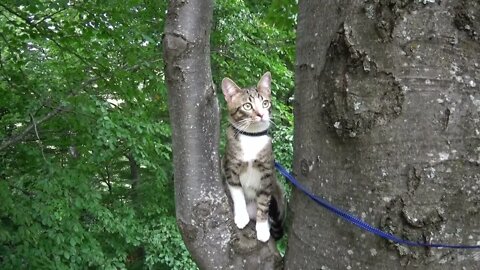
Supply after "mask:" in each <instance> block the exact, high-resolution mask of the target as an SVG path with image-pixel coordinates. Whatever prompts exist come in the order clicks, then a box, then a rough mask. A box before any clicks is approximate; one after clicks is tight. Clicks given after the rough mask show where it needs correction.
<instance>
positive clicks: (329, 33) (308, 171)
mask: <svg viewBox="0 0 480 270" xmlns="http://www.w3.org/2000/svg"><path fill="white" fill-rule="evenodd" d="M479 16H480V5H479V4H478V2H477V1H463V0H456V1H328V2H327V1H322V2H320V1H300V3H299V18H298V33H297V65H296V92H295V101H296V103H295V143H294V146H295V155H294V156H295V158H294V171H295V172H297V176H298V178H299V179H300V180H301V182H303V183H304V184H305V185H306V186H308V187H309V188H310V189H311V190H312V191H313V192H315V193H316V194H319V195H323V196H324V197H325V198H327V199H328V200H330V201H332V202H334V203H335V204H337V205H339V206H341V207H342V208H344V209H347V210H350V211H351V212H353V213H355V214H356V215H358V216H359V217H362V218H363V219H365V220H366V221H367V222H369V223H371V224H374V225H375V226H379V227H381V228H382V229H384V230H386V231H388V232H391V233H394V234H396V235H398V236H401V237H403V238H405V239H409V240H412V241H422V242H423V241H426V242H436V243H465V244H470V245H475V244H477V245H478V241H480V230H479V228H480V212H479V211H478V210H479V208H478V205H479V203H480V189H479V183H480V182H479V181H480V166H479V165H480V159H479V157H480V155H479V154H480V148H479V146H480V140H479V130H480V121H479V120H480V114H479V112H480V107H479V104H480V91H479V87H480V86H479V85H480V84H479V82H480V69H479V59H480V43H479V36H478V34H479V31H480V24H479V21H478V18H479ZM291 214H292V216H291V218H292V222H291V227H290V233H289V243H288V250H287V255H286V268H287V269H412V268H421V269H461V268H462V269H474V268H475V267H476V266H478V260H479V252H478V251H474V250H468V251H465V250H448V249H428V248H409V247H405V246H400V245H396V244H393V243H389V242H387V241H385V240H383V239H380V238H378V237H374V236H372V235H370V234H367V233H365V232H364V231H361V230H358V229H356V228H354V227H352V225H350V224H347V223H345V222H344V221H341V220H340V219H339V218H338V217H336V216H333V215H331V214H327V213H325V212H323V211H322V210H321V209H320V208H319V207H318V206H317V205H316V204H315V203H313V202H312V201H311V200H309V199H308V198H307V197H306V196H304V195H303V194H300V193H298V192H294V194H293V198H292V202H291Z"/></svg>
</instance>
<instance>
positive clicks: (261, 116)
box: [222, 72, 285, 242]
mask: <svg viewBox="0 0 480 270" xmlns="http://www.w3.org/2000/svg"><path fill="white" fill-rule="evenodd" d="M270 84H271V76H270V73H269V72H267V73H265V75H263V76H262V78H261V79H260V81H259V82H258V85H257V87H250V88H245V89H242V88H240V87H238V86H237V85H236V84H235V83H234V82H233V81H232V80H230V79H228V78H225V79H223V81H222V90H223V93H224V95H225V100H226V101H227V107H228V113H229V121H230V124H231V126H230V127H229V128H228V129H227V145H226V151H225V155H224V157H223V159H222V163H223V164H222V171H223V174H224V179H225V181H226V183H227V187H228V189H229V192H230V196H231V197H232V201H233V209H234V217H235V224H236V225H237V227H238V228H240V229H243V228H244V227H245V226H246V225H247V224H248V223H249V221H250V220H255V221H256V225H255V228H256V232H257V239H259V240H260V241H263V242H266V241H268V239H269V238H270V235H272V236H273V238H274V239H279V238H281V237H282V235H283V221H284V216H285V213H284V212H285V211H284V209H285V207H284V203H285V202H284V195H283V190H282V189H281V187H280V186H279V184H278V183H277V180H276V177H275V167H274V157H273V151H272V140H271V138H270V137H269V136H268V135H267V134H263V135H261V136H250V135H245V134H244V133H241V132H238V130H241V131H244V132H248V133H260V132H262V131H265V130H266V129H268V128H269V126H270V115H271V104H270V97H271V91H270ZM232 126H234V127H235V128H233V127H232Z"/></svg>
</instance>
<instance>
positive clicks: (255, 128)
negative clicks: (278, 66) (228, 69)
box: [222, 72, 272, 132]
mask: <svg viewBox="0 0 480 270" xmlns="http://www.w3.org/2000/svg"><path fill="white" fill-rule="evenodd" d="M271 82H272V76H271V75H270V72H267V73H265V74H264V75H263V76H262V78H261V79H260V80H259V81H258V84H257V87H250V88H243V89H242V88H240V87H238V86H237V85H236V84H235V83H234V82H233V81H232V80H231V79H229V78H224V79H223V81H222V91H223V94H224V96H225V100H226V101H227V107H228V114H229V121H230V123H232V124H233V125H234V126H235V127H236V128H237V129H239V130H242V131H247V132H259V131H263V130H265V129H267V128H268V127H269V126H270V114H271V111H272V108H271V102H270V100H271V90H270V86H271Z"/></svg>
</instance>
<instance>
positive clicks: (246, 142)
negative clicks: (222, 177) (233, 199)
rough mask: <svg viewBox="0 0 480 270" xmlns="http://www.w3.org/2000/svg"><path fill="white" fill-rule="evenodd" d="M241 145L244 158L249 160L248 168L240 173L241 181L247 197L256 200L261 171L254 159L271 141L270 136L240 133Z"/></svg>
mask: <svg viewBox="0 0 480 270" xmlns="http://www.w3.org/2000/svg"><path fill="white" fill-rule="evenodd" d="M239 136H240V137H239V139H240V147H241V149H242V153H243V157H242V160H243V161H245V162H248V167H247V169H246V170H245V171H244V172H243V173H241V174H240V183H241V184H242V187H243V190H244V194H245V199H246V200H247V201H250V200H254V199H255V197H256V191H257V190H258V189H259V187H260V178H261V176H262V175H261V173H260V171H259V170H258V169H257V168H254V167H253V166H252V165H253V161H254V160H255V159H256V158H257V157H258V153H259V152H260V151H262V150H263V149H264V148H265V147H266V146H267V144H268V143H269V142H270V137H268V136H267V135H265V136H258V137H252V136H245V135H242V134H240V135H239Z"/></svg>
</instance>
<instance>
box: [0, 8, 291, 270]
mask: <svg viewBox="0 0 480 270" xmlns="http://www.w3.org/2000/svg"><path fill="white" fill-rule="evenodd" d="M166 8H167V1H154V0H143V1H141V0H126V1H121V4H120V3H119V1H116V0H102V1H72V0H56V1H47V0H35V1H26V0H25V1H18V0H16V1H15V0H5V1H2V2H1V3H0V268H1V269H77V268H93V269H94V268H102V269H196V268H197V267H196V266H195V264H194V262H193V261H192V260H191V258H190V256H189V254H188V251H187V250H186V248H185V245H184V244H183V241H182V238H181V236H180V233H179V231H178V228H177V226H176V221H175V209H174V191H173V167H172V150H171V128H170V123H169V115H168V102H167V91H166V85H165V76H164V61H163V59H162V44H161V42H162V37H163V29H164V21H165V14H166ZM296 14H297V6H296V1H295V0H270V1H256V0H235V1H231V0H218V1H215V6H214V16H213V20H214V21H213V26H212V39H211V48H212V49H211V61H212V73H213V80H214V83H215V85H217V86H218V85H219V82H220V81H221V79H222V78H223V77H225V76H228V77H230V78H232V79H234V80H235V81H236V82H237V83H238V84H239V85H241V86H249V85H254V84H255V82H256V80H257V79H258V78H259V76H260V75H261V74H263V73H264V72H265V71H270V72H271V73H272V75H273V93H274V115H275V117H274V123H275V125H274V127H273V130H272V134H273V137H274V150H275V153H276V158H277V160H279V161H280V162H281V163H282V164H284V165H287V166H289V165H290V164H291V161H292V160H291V158H292V141H293V115H292V102H293V89H294V61H295V46H294V43H295V26H296ZM205 68H209V67H205ZM219 100H223V99H221V98H220V99H219ZM222 106H223V103H222ZM223 123H224V124H223V126H225V121H223ZM223 141H224V140H222V142H223ZM283 248H284V245H283V247H282V246H281V247H280V249H281V250H282V249H283Z"/></svg>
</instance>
